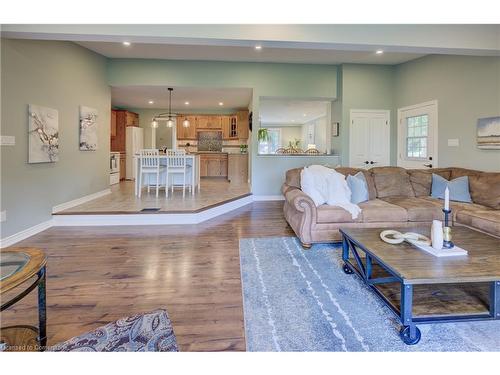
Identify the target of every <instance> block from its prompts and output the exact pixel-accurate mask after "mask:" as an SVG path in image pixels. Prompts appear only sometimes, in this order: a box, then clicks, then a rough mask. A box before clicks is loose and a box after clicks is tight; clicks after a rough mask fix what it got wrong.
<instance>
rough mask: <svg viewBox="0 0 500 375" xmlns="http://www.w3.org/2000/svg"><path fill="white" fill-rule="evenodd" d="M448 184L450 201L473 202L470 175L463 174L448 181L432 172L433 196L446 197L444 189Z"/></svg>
mask: <svg viewBox="0 0 500 375" xmlns="http://www.w3.org/2000/svg"><path fill="white" fill-rule="evenodd" d="M446 186H448V189H449V190H450V201H456V202H467V203H472V198H471V196H470V192H469V177H468V176H462V177H458V178H455V179H454V180H451V181H448V180H447V179H445V178H443V177H441V176H440V175H437V174H435V173H433V174H432V186H431V197H432V198H437V199H444V191H445V189H446Z"/></svg>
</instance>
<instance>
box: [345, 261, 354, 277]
mask: <svg viewBox="0 0 500 375" xmlns="http://www.w3.org/2000/svg"><path fill="white" fill-rule="evenodd" d="M342 270H343V271H344V273H346V274H348V275H352V274H353V273H354V271H353V270H352V269H351V267H349V266H348V265H347V264H344V265H343V266H342Z"/></svg>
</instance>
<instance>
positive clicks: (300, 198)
mask: <svg viewBox="0 0 500 375" xmlns="http://www.w3.org/2000/svg"><path fill="white" fill-rule="evenodd" d="M285 199H286V200H287V201H288V203H289V204H290V205H291V206H292V207H294V208H295V209H296V210H297V211H299V212H310V213H311V214H314V216H316V205H315V204H314V201H313V200H312V199H311V198H310V197H309V195H307V194H306V193H304V192H303V191H302V190H300V189H297V188H291V189H288V191H287V192H286V193H285Z"/></svg>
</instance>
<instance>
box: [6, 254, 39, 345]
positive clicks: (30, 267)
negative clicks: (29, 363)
mask: <svg viewBox="0 0 500 375" xmlns="http://www.w3.org/2000/svg"><path fill="white" fill-rule="evenodd" d="M46 264H47V258H46V257H45V254H44V253H43V252H42V251H41V250H40V249H36V248H13V249H7V250H2V251H0V301H1V308H0V311H4V310H5V309H8V308H9V307H11V306H12V305H14V304H15V303H16V302H18V301H20V300H21V299H23V298H24V297H25V296H26V295H28V294H29V293H30V292H31V291H32V290H33V289H35V288H38V328H36V327H32V326H27V325H22V326H10V327H0V351H34V350H39V351H43V350H45V348H46V345H47V328H46V327H47V308H46V292H45V279H46ZM32 279H34V281H32V282H31V283H28V281H31V280H32ZM6 299H7V300H6Z"/></svg>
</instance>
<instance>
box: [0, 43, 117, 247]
mask: <svg viewBox="0 0 500 375" xmlns="http://www.w3.org/2000/svg"><path fill="white" fill-rule="evenodd" d="M1 51H2V54H1V68H2V69H1V70H2V71H1V86H2V87H1V90H2V92H1V127H2V128H1V134H2V135H9V136H15V137H16V145H15V146H2V147H1V159H2V160H1V166H2V171H1V178H2V182H1V187H2V192H1V210H6V211H7V221H5V222H3V223H2V224H1V231H2V233H1V237H2V238H5V237H7V236H9V235H12V234H14V233H16V232H19V231H21V230H24V229H26V228H29V227H32V226H34V225H36V224H39V223H41V222H43V221H46V220H49V219H51V213H52V207H53V206H55V205H58V204H61V203H64V202H67V201H70V200H72V199H76V198H80V197H83V196H85V195H88V194H92V193H95V192H98V191H101V190H104V189H106V188H108V187H109V121H110V99H111V96H110V90H109V87H108V84H107V80H106V59H105V58H103V57H102V56H99V55H97V54H95V53H93V52H90V51H89V50H87V49H85V48H83V47H80V46H77V45H76V44H74V43H68V42H48V41H30V40H9V39H1ZM28 104H38V105H43V106H47V107H50V108H54V109H57V110H58V111H59V147H60V148H59V161H58V162H56V163H43V164H28V163H27V160H28V135H27V131H28ZM80 105H86V106H89V107H94V108H97V110H98V111H99V118H98V121H99V145H98V147H99V149H98V150H97V151H96V152H89V151H80V150H79V106H80Z"/></svg>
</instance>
